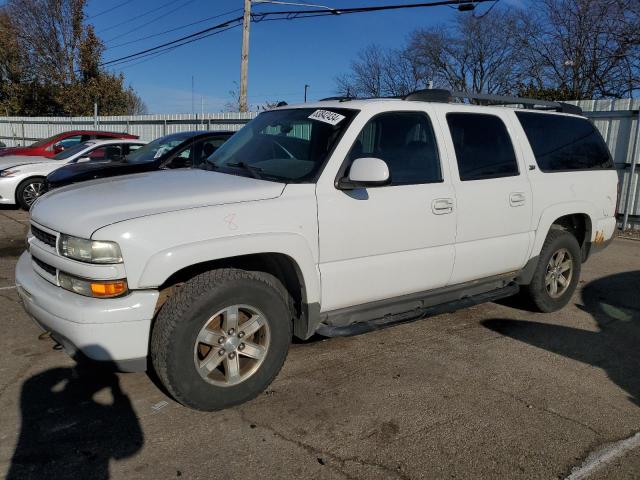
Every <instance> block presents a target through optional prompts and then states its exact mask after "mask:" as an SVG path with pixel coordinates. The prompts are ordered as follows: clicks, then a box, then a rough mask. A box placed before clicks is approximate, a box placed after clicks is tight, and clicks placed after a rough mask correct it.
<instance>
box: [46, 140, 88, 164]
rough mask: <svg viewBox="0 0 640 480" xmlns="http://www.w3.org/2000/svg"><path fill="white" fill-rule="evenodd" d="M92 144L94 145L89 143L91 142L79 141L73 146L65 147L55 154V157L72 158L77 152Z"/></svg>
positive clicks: (57, 158) (58, 158)
mask: <svg viewBox="0 0 640 480" xmlns="http://www.w3.org/2000/svg"><path fill="white" fill-rule="evenodd" d="M90 145H92V143H89V142H84V143H79V144H77V145H74V146H73V147H69V148H65V149H64V150H63V151H61V152H60V153H58V154H56V155H54V157H53V158H54V159H55V160H66V159H67V158H71V157H73V156H74V155H76V154H77V153H80V152H81V151H82V150H84V149H85V148H87V147H89V146H90Z"/></svg>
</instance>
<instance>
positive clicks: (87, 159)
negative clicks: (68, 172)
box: [76, 157, 91, 163]
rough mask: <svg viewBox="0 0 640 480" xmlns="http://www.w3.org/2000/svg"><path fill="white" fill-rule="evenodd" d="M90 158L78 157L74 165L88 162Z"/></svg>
mask: <svg viewBox="0 0 640 480" xmlns="http://www.w3.org/2000/svg"><path fill="white" fill-rule="evenodd" d="M90 161H91V158H89V157H80V158H79V159H78V160H76V163H84V162H90Z"/></svg>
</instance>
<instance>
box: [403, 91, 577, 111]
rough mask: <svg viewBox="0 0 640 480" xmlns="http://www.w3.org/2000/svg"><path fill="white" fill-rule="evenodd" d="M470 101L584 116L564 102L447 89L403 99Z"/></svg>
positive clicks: (414, 94) (415, 93)
mask: <svg viewBox="0 0 640 480" xmlns="http://www.w3.org/2000/svg"><path fill="white" fill-rule="evenodd" d="M465 98H466V99H468V100H472V101H475V102H476V103H477V104H479V105H522V106H523V107H524V108H531V109H533V108H536V107H538V109H543V110H555V111H557V112H563V113H572V114H574V115H582V109H581V108H580V107H578V106H577V105H571V104H569V103H564V102H551V101H549V100H538V99H535V98H524V97H511V96H508V95H491V94H486V93H469V92H450V91H449V90H445V89H435V88H434V89H426V90H416V91H415V92H411V93H410V94H409V95H406V96H404V97H403V99H404V100H409V101H418V102H440V103H451V102H452V101H453V100H454V99H465Z"/></svg>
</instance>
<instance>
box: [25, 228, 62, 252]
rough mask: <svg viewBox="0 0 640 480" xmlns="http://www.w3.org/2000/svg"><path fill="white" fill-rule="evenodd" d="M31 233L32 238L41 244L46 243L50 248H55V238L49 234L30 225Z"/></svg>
mask: <svg viewBox="0 0 640 480" xmlns="http://www.w3.org/2000/svg"><path fill="white" fill-rule="evenodd" d="M31 233H32V234H33V236H34V237H36V238H37V239H38V240H40V241H41V242H42V243H46V244H47V245H49V246H50V247H53V248H56V236H55V235H51V234H50V233H47V232H45V231H44V230H40V229H39V228H38V227H34V226H33V225H31Z"/></svg>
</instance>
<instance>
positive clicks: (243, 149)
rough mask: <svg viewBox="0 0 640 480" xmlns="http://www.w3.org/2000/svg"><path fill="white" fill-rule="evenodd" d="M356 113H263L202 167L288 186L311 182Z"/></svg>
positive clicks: (339, 110) (309, 110)
mask: <svg viewBox="0 0 640 480" xmlns="http://www.w3.org/2000/svg"><path fill="white" fill-rule="evenodd" d="M356 113H357V112H356V111H355V110H347V109H342V108H331V109H328V110H322V109H315V108H299V109H290V110H272V111H269V112H264V113H261V114H260V115H258V116H257V117H256V118H255V119H254V120H252V121H251V122H249V123H248V124H247V125H245V126H244V128H242V130H240V131H239V132H238V133H236V134H235V135H233V136H232V137H231V138H230V139H229V140H227V142H225V143H224V144H223V145H222V146H221V147H220V148H219V149H218V150H216V151H215V152H214V153H213V154H212V155H211V156H210V157H209V158H208V159H207V163H205V164H204V165H203V166H202V168H205V169H215V170H217V169H221V170H224V172H225V173H233V174H236V175H245V176H253V177H256V178H262V179H265V180H274V181H279V182H287V183H288V182H299V183H300V182H309V181H315V178H316V176H317V174H318V173H319V172H320V170H321V169H322V168H323V166H324V164H325V162H326V160H327V158H328V156H329V154H330V153H331V151H332V150H333V147H334V146H335V145H336V144H337V142H338V140H340V138H341V137H342V134H343V133H344V132H345V130H346V129H347V127H348V126H349V123H350V122H351V120H352V119H353V117H354V116H355V114H356Z"/></svg>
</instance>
